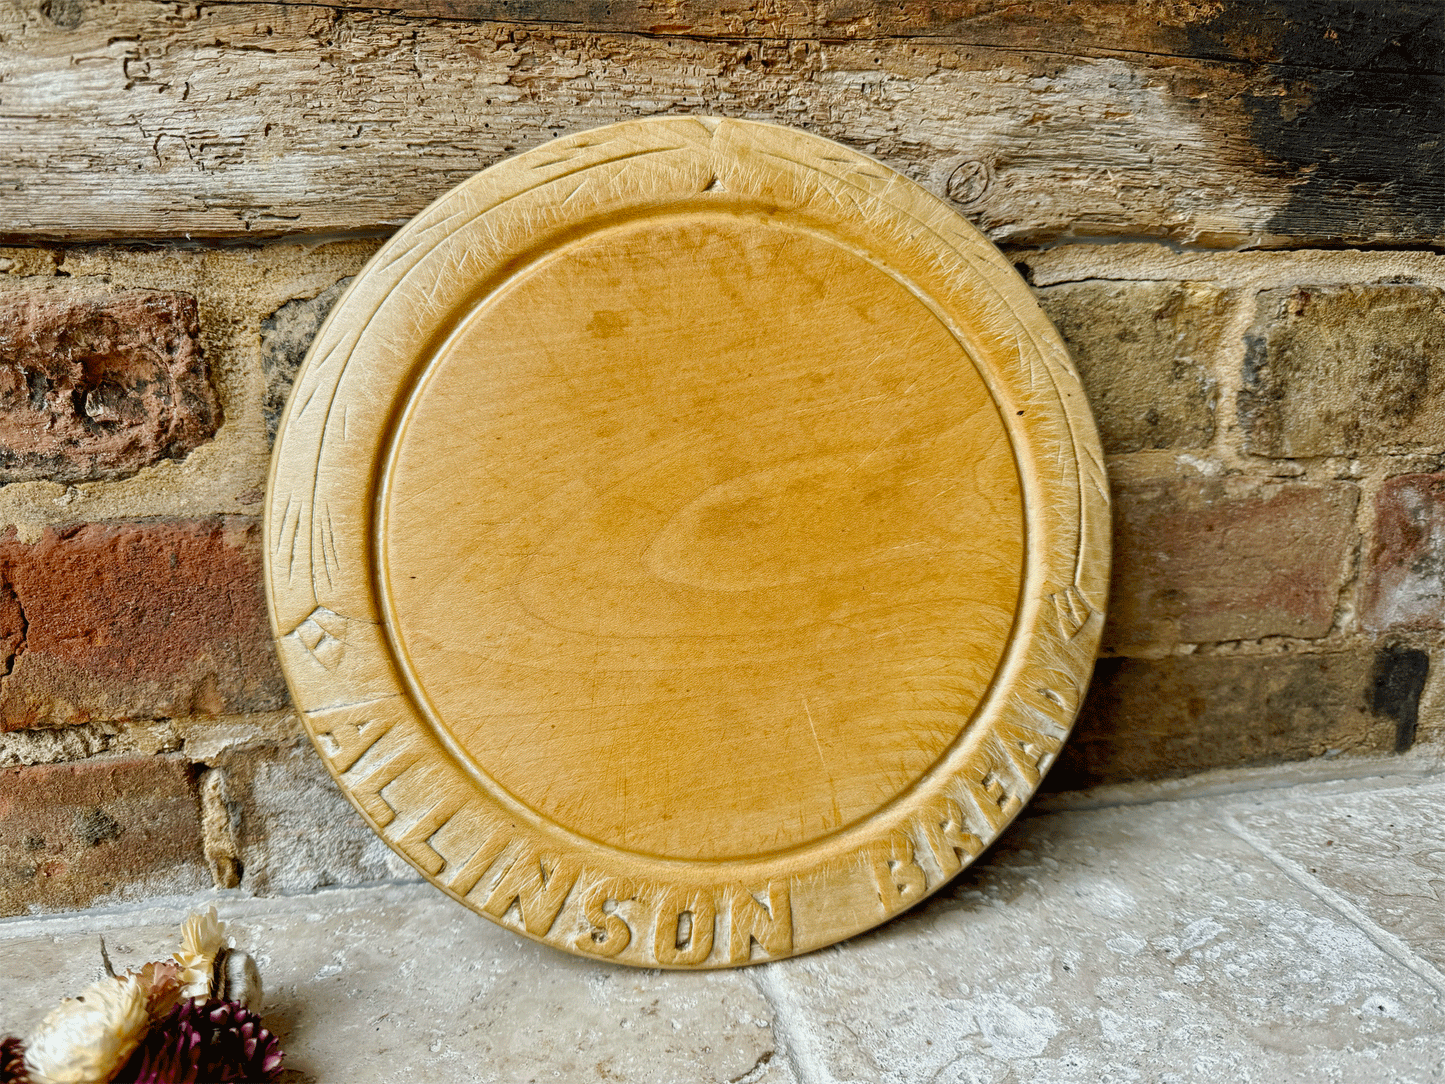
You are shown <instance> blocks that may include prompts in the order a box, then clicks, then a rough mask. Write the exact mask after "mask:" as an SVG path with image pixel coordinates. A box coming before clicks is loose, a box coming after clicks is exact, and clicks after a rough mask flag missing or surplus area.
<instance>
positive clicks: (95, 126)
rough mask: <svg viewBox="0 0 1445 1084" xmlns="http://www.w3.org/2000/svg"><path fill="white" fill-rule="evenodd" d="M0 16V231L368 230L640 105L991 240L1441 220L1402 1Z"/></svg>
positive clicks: (1303, 234) (303, 8) (461, 1)
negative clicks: (816, 162)
mask: <svg viewBox="0 0 1445 1084" xmlns="http://www.w3.org/2000/svg"><path fill="white" fill-rule="evenodd" d="M390 6H392V7H394V8H397V9H399V10H395V11H382V10H377V9H375V8H363V7H361V6H360V5H356V4H350V3H346V4H331V5H309V4H298V3H281V4H248V3H240V4H231V3H226V4H207V5H196V6H187V5H174V4H163V3H156V2H152V0H117V2H113V3H91V2H87V0H20V2H16V3H11V4H8V5H6V6H5V7H4V8H3V9H0V148H3V156H0V237H5V238H10V239H20V240H35V239H41V238H45V239H65V240H92V239H108V238H128V239H135V238H144V237H156V238H162V237H167V238H185V237H192V238H201V237H260V236H274V235H278V234H295V233H356V232H368V231H389V230H392V229H394V228H396V227H397V226H399V225H401V224H402V223H403V222H405V221H407V220H408V219H409V218H410V217H411V216H412V215H414V214H416V213H417V212H418V211H420V210H421V209H422V208H423V207H425V206H426V205H427V204H428V203H429V202H431V200H433V199H434V198H436V197H437V196H439V195H440V194H441V193H443V192H445V191H446V190H448V189H449V188H451V187H452V186H454V185H456V184H458V183H460V182H461V181H462V180H464V179H465V178H466V177H468V176H470V175H471V174H472V173H474V172H476V171H477V170H478V169H480V168H482V167H484V166H486V165H489V164H491V163H494V162H497V161H499V160H501V159H502V158H504V157H505V156H507V155H509V154H512V153H514V152H517V151H521V150H526V149H528V148H531V147H535V146H538V145H540V144H542V143H545V142H546V141H547V140H549V139H552V138H554V137H556V136H558V135H564V134H568V133H575V132H578V131H582V130H584V129H587V128H590V127H593V126H595V125H599V124H604V123H609V122H614V121H618V120H623V119H627V118H629V117H636V116H647V115H656V114H674V115H675V114H679V113H696V114H714V115H720V116H731V117H743V118H756V119H767V120H773V121H777V122H781V123H785V124H789V125H792V126H796V127H800V128H803V129H805V130H808V131H812V132H814V133H816V134H819V135H823V136H827V137H829V138H832V139H836V140H839V141H841V142H843V143H845V144H847V145H848V146H850V147H852V148H854V149H857V150H860V151H864V152H866V153H868V154H870V155H874V156H876V157H878V158H880V159H882V160H883V161H885V162H886V163H888V164H889V165H890V166H892V167H893V168H895V169H897V170H899V171H900V172H902V173H904V174H906V175H908V176H910V177H912V178H914V179H915V180H918V181H919V182H920V183H922V184H924V185H925V186H927V187H928V188H929V189H930V190H931V191H933V192H934V193H935V194H936V195H939V196H941V197H943V198H946V199H948V200H950V201H951V202H952V203H953V205H954V206H955V207H957V208H959V209H960V210H962V211H964V212H965V213H966V214H968V215H969V217H970V218H971V219H972V220H973V221H975V222H976V223H978V224H979V225H980V227H981V228H982V229H983V230H984V231H985V233H987V234H988V235H989V236H990V237H991V238H993V239H994V240H995V241H998V242H1016V243H1035V242H1041V241H1050V240H1054V239H1059V238H1078V237H1095V236H1113V237H1117V236H1121V235H1123V236H1140V237H1160V238H1167V239H1170V240H1173V241H1177V242H1180V243H1187V244H1194V245H1205V246H1220V247H1236V246H1276V245H1291V244H1301V243H1313V242H1323V243H1329V244H1341V243H1344V244H1368V245H1381V246H1384V245H1389V246H1401V245H1436V244H1440V243H1441V242H1442V238H1445V186H1442V185H1441V184H1440V180H1439V178H1440V177H1441V175H1442V173H1445V84H1442V76H1441V73H1442V70H1445V69H1442V60H1441V57H1442V56H1445V19H1442V18H1441V17H1440V10H1439V6H1438V5H1437V4H1435V3H1433V2H1418V3H1412V2H1392V3H1377V4H1349V3H1260V4H1252V3H1243V2H1227V3H1215V4H1192V3H1172V2H1169V3H1166V2H1158V3H1149V4H1144V5H1135V4H1124V3H1111V2H1106V0H1090V2H1088V3H1084V2H1080V3H1076V4H1065V3H1043V2H1032V3H1024V4H1017V3H1009V4H1001V3H984V2H964V0H949V2H943V3H927V4H925V3H920V2H917V0H908V2H906V3H901V4H897V3H886V4H885V3H881V2H878V0H857V2H849V3H843V2H841V0H784V2H780V3H777V4H767V5H751V4H749V5H744V4H739V3H728V4H719V5H706V4H698V3H690V2H688V3H685V2H681V0H679V2H677V3H657V4H608V5H599V4H594V3H590V2H589V3H583V2H581V0H549V2H545V3H531V4H519V3H509V2H506V0H399V2H398V3H396V4H394V5H390Z"/></svg>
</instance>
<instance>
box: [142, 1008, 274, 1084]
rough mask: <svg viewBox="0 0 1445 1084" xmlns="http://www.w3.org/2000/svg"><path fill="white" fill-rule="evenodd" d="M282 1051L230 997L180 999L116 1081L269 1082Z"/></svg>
mask: <svg viewBox="0 0 1445 1084" xmlns="http://www.w3.org/2000/svg"><path fill="white" fill-rule="evenodd" d="M283 1057H284V1055H283V1054H282V1052H281V1046H280V1044H279V1043H278V1042H277V1041H276V1037H275V1036H274V1035H272V1034H271V1033H270V1032H269V1031H267V1030H266V1029H265V1028H264V1027H263V1026H262V1025H261V1021H260V1019H259V1018H258V1017H256V1016H255V1015H254V1014H252V1013H250V1012H248V1011H247V1010H246V1009H245V1008H244V1007H242V1006H241V1005H238V1004H236V1003H235V1002H232V1001H214V1000H202V999H200V998H196V999H193V1000H190V1001H183V1002H181V1003H180V1004H179V1005H177V1006H176V1007H175V1008H174V1009H172V1010H171V1013H170V1015H169V1016H167V1017H166V1019H165V1020H164V1021H162V1022H161V1023H160V1024H158V1025H157V1026H156V1027H154V1028H152V1029H151V1032H150V1034H149V1035H147V1036H146V1038H145V1041H144V1042H143V1043H141V1044H140V1046H138V1047H136V1049H135V1052H134V1053H133V1054H132V1055H131V1058H130V1060H129V1061H128V1062H127V1063H126V1064H125V1066H124V1068H122V1069H121V1071H120V1072H119V1073H118V1074H117V1075H116V1076H115V1078H114V1081H115V1084H192V1082H195V1081H205V1082H207V1084H231V1082H238V1084H239V1082H244V1084H270V1082H271V1081H275V1080H277V1079H279V1078H280V1076H281V1062H282V1058H283Z"/></svg>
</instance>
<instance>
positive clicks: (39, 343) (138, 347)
mask: <svg viewBox="0 0 1445 1084" xmlns="http://www.w3.org/2000/svg"><path fill="white" fill-rule="evenodd" d="M220 424H221V405H220V403H219V401H218V400H217V398H216V392H215V389H214V388H212V386H211V381H210V376H209V372H208V369H207V365H206V361H205V359H204V357H203V356H202V354H201V348H200V343H199V326H198V323H197V317H196V300H195V298H193V297H191V296H189V295H188V294H181V293H166V292H157V291H151V290H129V291H123V292H119V293H109V292H99V291H97V290H95V289H94V288H90V287H55V286H46V287H39V288H35V289H28V290H18V291H14V292H10V293H4V294H0V482H15V481H25V480H30V479H49V480H51V481H56V482H79V481H89V480H95V479H105V478H121V477H124V476H126V475H129V474H134V473H135V472H136V471H138V470H140V469H141V468H142V467H144V466H146V465H148V464H150V463H154V462H156V461H157V460H160V459H181V458H184V457H185V456H186V455H187V453H189V452H190V451H191V450H192V449H193V448H195V447H196V446H197V445H199V444H201V443H203V442H204V441H206V440H209V439H210V438H211V436H212V435H213V434H214V433H215V432H216V429H217V427H218V426H219V425H220Z"/></svg>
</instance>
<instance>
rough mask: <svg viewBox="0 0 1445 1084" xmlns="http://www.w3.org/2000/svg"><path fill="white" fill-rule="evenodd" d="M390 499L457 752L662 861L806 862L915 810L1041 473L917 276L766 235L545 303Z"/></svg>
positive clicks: (820, 245) (639, 264)
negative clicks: (1027, 485)
mask: <svg viewBox="0 0 1445 1084" xmlns="http://www.w3.org/2000/svg"><path fill="white" fill-rule="evenodd" d="M387 470H388V475H387V488H386V495H385V498H384V502H383V506H382V509H381V523H380V540H381V542H382V549H381V556H380V561H381V566H382V567H381V572H382V580H383V583H384V587H385V590H384V596H385V603H386V607H387V610H388V614H387V617H388V621H389V622H390V624H391V628H392V633H393V636H394V637H395V642H396V643H397V645H398V646H399V648H400V656H401V660H402V665H403V666H404V667H407V668H409V669H410V678H411V682H410V684H411V688H412V689H413V692H414V693H415V695H417V697H418V699H419V700H420V702H421V703H422V706H423V708H424V709H425V711H426V712H427V714H428V715H429V716H430V717H431V719H432V721H433V724H434V725H435V726H437V727H438V728H440V729H441V730H443V731H445V732H446V733H447V734H448V735H450V737H451V739H452V741H453V742H454V744H455V745H456V746H457V747H459V748H461V749H462V750H464V751H465V752H466V754H467V756H468V757H469V758H470V759H471V761H472V764H473V766H474V767H475V769H476V770H478V771H480V772H481V773H483V774H484V775H485V776H487V777H488V778H490V779H491V780H492V781H494V782H495V783H496V784H497V785H499V786H500V787H502V788H504V789H505V790H506V791H507V792H508V793H510V794H511V795H512V796H513V797H514V798H516V799H517V800H518V801H520V802H522V803H524V804H525V805H527V806H528V807H530V808H531V809H532V810H534V811H535V812H536V813H538V814H539V815H540V816H542V817H544V818H546V819H548V820H550V821H553V822H554V823H556V824H558V825H560V826H562V827H564V828H566V829H568V830H569V831H572V832H575V833H578V834H580V835H583V836H586V837H589V838H591V839H594V840H597V841H599V842H601V843H604V844H609V845H611V846H615V847H620V848H624V849H626V850H630V851H637V852H641V853H645V854H648V855H654V856H660V857H666V858H678V859H691V860H697V859H709V860H711V859H726V858H736V857H743V856H749V855H762V854H767V853H770V852H776V851H779V850H783V849H787V848H790V847H795V846H798V845H800V844H803V843H806V842H808V841H810V840H815V839H818V838H819V837H821V836H824V835H827V834H829V833H832V832H835V831H837V830H838V829H840V828H843V827H844V826H846V825H848V824H850V823H853V822H855V821H857V820H858V819H859V818H862V817H866V816H867V815H868V814H870V813H872V812H873V811H875V810H877V809H878V808H879V807H880V806H882V805H885V804H886V803H888V802H889V801H890V800H892V799H893V798H895V797H897V796H898V795H899V794H900V793H901V792H902V791H904V790H905V789H907V788H908V787H909V786H910V784H912V783H913V782H914V781H915V780H917V779H918V778H919V777H920V775H922V774H923V773H924V772H926V771H927V770H928V768H929V767H930V766H931V765H932V764H934V763H935V761H937V759H938V758H939V756H940V755H941V754H942V753H943V752H944V751H945V750H946V749H947V748H948V747H949V746H950V744H951V743H953V742H954V740H955V739H957V738H958V736H959V734H960V733H961V731H962V730H963V728H964V727H965V726H966V725H967V723H968V720H969V718H970V717H971V715H972V714H973V712H974V710H975V709H976V708H977V706H978V704H979V702H980V700H981V699H982V697H983V696H984V694H985V692H986V691H987V689H988V687H989V684H990V682H991V680H992V679H993V677H994V674H995V671H996V670H997V668H998V666H999V662H1000V659H1001V657H1002V654H1003V651H1004V649H1005V646H1006V643H1007V641H1008V639H1009V636H1010V630H1011V628H1012V624H1013V621H1014V616H1015V612H1016V609H1017V606H1018V598H1019V590H1020V584H1021V580H1022V576H1023V565H1024V527H1023V522H1024V520H1023V507H1022V502H1021V499H1020V493H1019V482H1018V473H1017V468H1016V466H1015V463H1014V458H1013V454H1012V451H1011V447H1010V444H1009V438H1008V435H1007V433H1006V431H1005V429H1004V426H1003V423H1002V420H1001V418H1000V416H999V413H998V409H997V407H996V406H995V403H994V401H993V399H992V398H991V396H990V394H989V392H988V389H987V387H986V386H985V384H984V383H983V380H982V379H981V378H980V376H979V374H978V372H977V370H976V369H975V367H974V365H973V364H972V362H971V361H970V359H969V357H968V355H967V354H966V353H965V351H964V350H963V349H962V347H961V346H960V345H959V343H958V341H957V339H956V338H955V337H954V336H953V334H952V333H951V332H950V331H949V329H948V327H946V326H945V324H944V323H943V322H942V321H941V320H940V319H939V318H938V317H937V316H936V315H935V314H934V312H933V311H932V310H931V309H930V308H929V306H927V305H926V304H924V303H923V302H922V301H920V300H919V298H918V296H916V294H915V293H914V292H913V291H912V290H910V289H909V288H908V286H907V284H906V283H904V282H901V281H899V280H898V279H896V278H894V277H893V276H892V275H890V274H889V273H888V272H887V270H886V269H884V268H882V267H880V266H878V265H877V264H875V263H874V262H872V261H870V260H869V259H867V258H866V257H864V256H862V255H860V254H858V253H856V252H853V251H850V250H848V249H845V248H843V247H840V245H838V244H836V243H834V242H832V241H830V240H828V239H826V238H824V237H822V236H820V235H816V234H814V233H811V232H809V231H807V230H806V229H804V228H802V227H800V226H793V225H789V224H787V223H780V222H778V221H776V220H770V219H768V218H766V217H762V216H756V217H755V216H751V215H748V214H743V213H726V212H707V213H695V214H679V215H671V216H660V217H651V218H644V219H642V220H641V221H636V222H632V223H630V224H626V225H619V226H613V227H610V228H607V229H604V230H600V231H597V232H592V233H589V234H586V235H584V236H582V237H581V238H580V239H578V240H574V241H572V242H571V243H570V244H568V245H566V246H564V247H562V248H560V249H557V250H556V251H553V252H551V253H549V254H547V255H546V256H544V257H542V258H540V259H539V260H537V261H536V262H534V263H532V264H531V265H529V266H528V267H526V268H524V269H522V270H519V271H517V272H516V273H515V274H514V275H513V276H512V277H511V278H509V279H508V280H507V281H506V282H505V283H503V284H502V285H501V286H500V288H498V289H496V290H495V291H493V292H492V293H491V294H489V295H488V296H486V297H484V298H483V299H482V300H481V301H480V302H479V303H478V305H477V307H476V308H475V309H474V310H473V311H472V312H470V314H468V315H467V316H466V317H465V319H464V320H463V321H462V322H461V324H460V325H459V327H458V328H457V330H456V332H455V333H454V334H452V335H451V337H450V338H449V339H448V340H447V341H446V342H445V344H444V345H443V346H442V347H441V348H440V350H439V352H438V353H437V354H436V356H435V358H434V359H433V361H432V363H431V365H430V366H429V368H428V370H427V372H426V373H425V375H424V376H423V377H422V379H421V380H420V381H419V382H418V384H417V385H416V387H415V389H414V390H413V392H412V394H411V396H410V399H409V401H408V403H407V407H406V413H405V416H404V418H403V419H402V420H401V422H400V424H399V427H398V429H397V433H396V437H395V440H394V443H393V445H392V448H391V453H390V462H389V465H388V468H387Z"/></svg>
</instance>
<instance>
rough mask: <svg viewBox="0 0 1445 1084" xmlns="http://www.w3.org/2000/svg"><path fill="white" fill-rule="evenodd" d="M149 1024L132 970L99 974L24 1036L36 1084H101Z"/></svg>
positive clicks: (139, 1038) (141, 1036) (29, 1064)
mask: <svg viewBox="0 0 1445 1084" xmlns="http://www.w3.org/2000/svg"><path fill="white" fill-rule="evenodd" d="M149 1026H150V1017H149V1016H148V1015H147V1013H146V999H145V991H144V990H143V989H142V988H141V984H140V981H139V980H138V979H137V978H136V977H135V976H134V975H126V976H125V977H124V978H118V979H112V978H105V979H101V980H100V981H99V982H97V983H96V984H95V985H94V986H91V987H90V988H89V989H87V990H86V991H85V992H84V993H83V994H81V995H80V996H79V997H68V998H66V999H65V1000H64V1001H62V1002H61V1003H60V1005H59V1006H58V1007H57V1008H55V1009H54V1010H53V1011H52V1012H51V1013H50V1015H49V1016H47V1017H46V1018H45V1019H44V1020H42V1021H41V1022H40V1026H39V1027H38V1028H36V1029H35V1031H34V1033H32V1034H31V1036H30V1038H29V1039H27V1040H26V1041H25V1068H26V1070H27V1071H28V1072H29V1074H30V1079H31V1080H32V1081H34V1084H103V1082H104V1081H107V1080H109V1079H110V1078H111V1077H112V1076H114V1075H115V1074H116V1072H117V1071H119V1069H120V1067H121V1066H122V1065H124V1064H125V1059H126V1058H128V1057H130V1053H131V1051H132V1050H134V1049H135V1047H136V1044H137V1043H139V1042H140V1041H141V1039H142V1038H144V1036H145V1033H146V1029H147V1028H148V1027H149Z"/></svg>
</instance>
